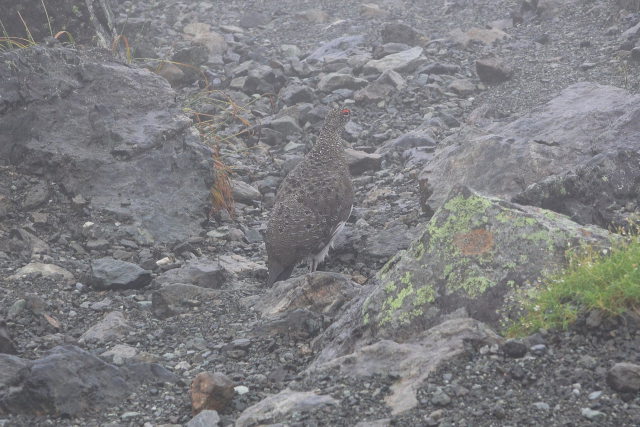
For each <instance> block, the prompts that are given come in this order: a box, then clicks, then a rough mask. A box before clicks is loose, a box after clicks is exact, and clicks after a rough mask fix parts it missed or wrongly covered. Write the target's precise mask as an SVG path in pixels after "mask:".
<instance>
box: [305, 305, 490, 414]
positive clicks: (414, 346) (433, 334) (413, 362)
mask: <svg viewBox="0 0 640 427" xmlns="http://www.w3.org/2000/svg"><path fill="white" fill-rule="evenodd" d="M362 300H366V293H363V294H362V295H361V296H360V301H362ZM348 310H349V311H354V312H357V315H360V316H361V312H360V310H361V306H360V305H358V304H352V305H351V306H349V308H348ZM345 338H346V337H345ZM352 338H353V337H349V338H346V339H352ZM466 340H472V341H474V342H486V343H492V344H493V343H499V342H500V341H501V338H500V337H499V336H498V335H497V334H496V333H495V332H493V331H492V330H491V329H490V328H489V327H488V326H486V325H484V324H483V323H481V322H478V321H476V320H473V319H469V318H460V319H453V320H447V321H445V322H443V323H441V324H439V325H437V326H435V327H433V328H431V329H429V330H424V331H422V332H421V333H419V334H416V336H414V337H413V338H412V339H410V340H408V341H405V342H403V343H397V342H395V341H392V340H387V339H383V340H379V341H377V342H374V343H373V344H370V345H364V346H361V347H358V348H356V349H354V351H353V352H352V353H351V354H347V355H344V356H343V355H342V352H336V348H335V347H333V346H329V347H325V348H324V349H323V350H322V351H321V353H320V355H319V357H318V359H317V360H316V361H315V362H314V363H313V364H312V365H311V367H309V369H308V371H310V372H323V373H324V372H326V373H331V375H345V376H349V377H367V376H369V375H376V374H377V375H397V376H398V377H399V378H398V380H397V381H396V382H395V383H394V384H392V386H391V389H390V391H391V393H390V395H389V396H387V397H386V398H385V402H386V403H387V404H388V405H389V406H390V407H391V413H392V414H398V413H402V412H405V411H408V410H409V409H411V408H414V407H415V406H416V405H418V398H417V395H416V393H417V390H418V389H419V388H420V387H422V386H423V384H424V381H425V380H426V379H427V378H428V377H429V375H430V374H432V373H433V371H434V370H435V369H436V368H437V367H438V366H439V365H440V364H441V363H444V362H446V361H448V360H451V359H454V358H456V357H458V356H459V355H461V354H463V353H464V352H465V344H464V343H465V341H466ZM442 397H443V400H441V401H442V402H444V399H446V398H444V396H442ZM447 397H448V396H447Z"/></svg>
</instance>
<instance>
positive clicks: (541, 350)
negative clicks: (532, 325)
mask: <svg viewBox="0 0 640 427" xmlns="http://www.w3.org/2000/svg"><path fill="white" fill-rule="evenodd" d="M531 352H532V353H533V354H535V355H536V356H542V355H543V354H545V353H546V352H547V346H546V345H544V344H536V345H534V346H531Z"/></svg>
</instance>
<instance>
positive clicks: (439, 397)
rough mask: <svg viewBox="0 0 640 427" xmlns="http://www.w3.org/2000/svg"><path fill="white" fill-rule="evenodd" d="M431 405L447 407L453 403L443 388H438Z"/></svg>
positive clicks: (432, 397)
mask: <svg viewBox="0 0 640 427" xmlns="http://www.w3.org/2000/svg"><path fill="white" fill-rule="evenodd" d="M431 403H433V404H434V405H436V406H447V405H448V404H449V403H451V398H450V397H449V395H447V393H445V392H444V391H443V390H442V389H441V388H438V390H436V392H435V393H433V395H432V396H431Z"/></svg>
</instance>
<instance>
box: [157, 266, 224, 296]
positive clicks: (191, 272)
mask: <svg viewBox="0 0 640 427" xmlns="http://www.w3.org/2000/svg"><path fill="white" fill-rule="evenodd" d="M226 280H227V276H226V274H225V272H224V270H223V269H222V267H221V266H220V264H219V263H217V262H212V261H209V260H207V259H199V260H192V261H189V262H187V263H186V264H185V265H183V266H182V267H180V268H174V269H171V270H169V271H166V272H164V273H162V274H161V275H160V276H158V277H156V279H155V283H158V284H161V285H164V284H171V283H186V284H191V285H196V286H200V287H203V288H210V289H217V288H220V287H222V285H224V283H225V282H226Z"/></svg>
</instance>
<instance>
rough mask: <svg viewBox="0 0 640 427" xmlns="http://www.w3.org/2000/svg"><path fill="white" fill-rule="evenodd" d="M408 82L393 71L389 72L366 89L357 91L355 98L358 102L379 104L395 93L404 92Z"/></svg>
mask: <svg viewBox="0 0 640 427" xmlns="http://www.w3.org/2000/svg"><path fill="white" fill-rule="evenodd" d="M405 86H406V81H405V80H404V78H403V77H402V76H401V75H400V73H397V72H395V71H393V70H387V71H385V72H384V73H382V74H381V75H380V76H379V77H378V78H377V79H376V80H374V81H373V82H371V83H370V84H369V85H367V86H366V87H365V88H362V89H360V90H359V91H357V92H356V93H355V94H354V96H353V98H354V99H355V100H356V101H357V102H364V103H367V102H377V101H380V100H383V99H386V98H387V97H388V96H389V94H391V93H392V92H394V91H397V90H402V89H404V87H405Z"/></svg>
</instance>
